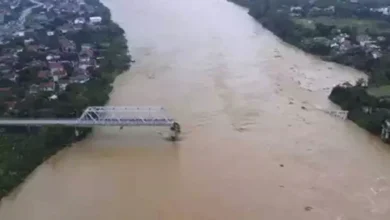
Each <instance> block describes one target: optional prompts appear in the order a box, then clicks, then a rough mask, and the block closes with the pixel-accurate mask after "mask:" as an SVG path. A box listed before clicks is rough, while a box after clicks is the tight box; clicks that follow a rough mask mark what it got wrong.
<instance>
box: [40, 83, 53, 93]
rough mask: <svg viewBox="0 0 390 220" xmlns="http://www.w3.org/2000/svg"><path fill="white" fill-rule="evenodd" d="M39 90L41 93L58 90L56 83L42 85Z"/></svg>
mask: <svg viewBox="0 0 390 220" xmlns="http://www.w3.org/2000/svg"><path fill="white" fill-rule="evenodd" d="M39 88H40V89H41V91H45V92H53V91H54V90H55V88H56V84H55V83H54V82H47V83H41V84H40V85H39Z"/></svg>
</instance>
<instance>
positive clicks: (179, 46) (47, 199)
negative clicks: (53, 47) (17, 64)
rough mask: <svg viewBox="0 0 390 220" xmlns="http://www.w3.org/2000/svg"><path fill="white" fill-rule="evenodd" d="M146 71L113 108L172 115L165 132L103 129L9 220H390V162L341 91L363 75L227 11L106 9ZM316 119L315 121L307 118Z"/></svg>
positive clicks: (175, 0) (24, 195)
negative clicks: (348, 114) (335, 91)
mask: <svg viewBox="0 0 390 220" xmlns="http://www.w3.org/2000/svg"><path fill="white" fill-rule="evenodd" d="M104 3H105V4H106V5H107V6H108V7H109V8H110V9H111V10H112V14H113V19H114V20H115V21H117V22H118V23H119V24H120V25H121V26H122V27H123V28H124V29H125V31H126V32H127V37H128V40H129V44H130V47H131V51H132V54H133V55H134V58H135V59H136V63H135V65H134V66H133V68H132V69H131V71H129V72H127V73H125V74H123V75H121V76H120V77H118V78H117V80H116V82H115V90H114V92H113V93H112V96H111V101H110V103H109V104H111V105H161V106H164V107H166V108H167V109H168V110H169V112H170V113H171V115H173V116H174V117H175V118H176V119H177V120H178V121H179V122H180V123H181V125H182V128H183V135H182V140H181V141H180V142H177V143H171V142H168V141H165V140H164V136H165V135H166V134H167V132H168V131H167V130H165V129H160V128H125V129H124V130H121V131H120V130H119V129H117V128H97V129H96V130H95V132H94V134H93V135H92V136H91V137H89V138H88V139H86V140H85V141H83V142H81V143H78V144H76V145H75V146H73V147H72V148H70V149H66V150H64V151H62V152H61V153H59V154H58V155H56V156H54V157H53V158H51V159H50V160H49V161H47V162H46V163H45V164H43V165H42V166H40V167H39V168H38V169H37V170H36V171H35V172H34V173H33V174H32V175H31V177H30V178H29V179H28V180H27V182H26V183H25V184H23V185H22V186H21V187H20V188H19V189H18V190H16V191H15V193H14V194H13V195H11V196H10V197H8V198H5V199H3V201H2V204H1V207H0V219H1V220H26V219H29V220H69V219H72V220H107V219H120V220H122V219H126V220H127V219H137V220H138V219H140V220H148V219H167V220H168V219H169V220H171V219H180V220H182V219H196V220H198V219H199V220H203V219H205V220H206V219H207V220H209V219H210V220H211V219H224V220H225V219H232V220H237V219H245V220H250V219H253V220H259V219H274V220H279V219H280V220H284V219H294V220H305V219H307V220H312V219H316V220H329V219H335V220H346V219H348V220H349V219H351V220H352V219H353V220H358V219H359V220H367V219H378V220H381V219H383V220H385V219H386V220H388V219H389V218H390V208H389V207H390V180H389V177H390V153H389V150H388V148H387V146H386V145H384V144H382V143H381V142H380V140H378V139H377V138H375V137H372V136H370V135H369V134H367V133H366V132H365V131H363V130H362V129H360V128H358V127H357V126H355V125H354V124H352V123H350V122H346V121H342V120H340V119H338V118H334V117H332V116H330V115H327V114H326V113H324V112H322V111H319V110H316V109H315V108H314V107H316V106H317V107H322V108H325V109H337V108H336V107H335V106H333V105H332V104H331V103H329V101H328V100H327V95H328V93H329V88H330V87H331V86H333V85H335V84H337V83H340V82H343V81H345V80H350V81H354V80H356V79H358V78H359V77H363V76H364V75H363V74H362V73H360V72H357V71H355V70H352V69H350V68H345V67H341V66H339V65H335V64H332V63H326V62H323V61H319V60H318V59H315V58H313V57H312V56H309V55H306V54H304V53H302V52H299V51H297V50H296V49H294V48H292V47H289V46H288V45H286V44H284V43H282V42H281V41H280V40H278V39H277V38H275V37H274V36H273V35H272V34H271V33H269V32H268V31H266V30H265V29H264V28H262V27H261V26H260V25H259V24H258V23H257V22H255V21H254V20H253V19H252V18H251V17H250V16H248V15H247V14H246V10H245V9H243V8H240V7H238V6H236V5H233V4H231V3H228V2H225V1H224V0H197V1H191V0H153V1H152V0H142V1H141V0H107V1H105V2H104ZM302 106H305V107H306V109H302Z"/></svg>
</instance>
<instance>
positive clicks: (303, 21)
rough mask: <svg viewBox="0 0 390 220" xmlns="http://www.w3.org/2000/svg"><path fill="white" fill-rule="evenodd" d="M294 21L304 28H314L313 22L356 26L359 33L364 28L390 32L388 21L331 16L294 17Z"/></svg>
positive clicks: (338, 25) (362, 31)
mask: <svg viewBox="0 0 390 220" xmlns="http://www.w3.org/2000/svg"><path fill="white" fill-rule="evenodd" d="M293 20H294V22H295V23H297V24H300V25H303V26H304V27H306V28H310V29H314V28H315V23H322V24H325V25H335V26H336V27H338V28H342V27H345V26H350V27H356V28H357V30H358V32H359V33H364V32H365V30H366V29H369V30H371V31H375V32H377V33H383V32H390V23H389V22H386V21H381V20H368V19H365V20H361V19H354V18H333V17H325V16H322V17H316V18H311V19H308V18H294V19H293Z"/></svg>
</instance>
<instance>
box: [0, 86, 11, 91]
mask: <svg viewBox="0 0 390 220" xmlns="http://www.w3.org/2000/svg"><path fill="white" fill-rule="evenodd" d="M9 91H11V87H0V92H9Z"/></svg>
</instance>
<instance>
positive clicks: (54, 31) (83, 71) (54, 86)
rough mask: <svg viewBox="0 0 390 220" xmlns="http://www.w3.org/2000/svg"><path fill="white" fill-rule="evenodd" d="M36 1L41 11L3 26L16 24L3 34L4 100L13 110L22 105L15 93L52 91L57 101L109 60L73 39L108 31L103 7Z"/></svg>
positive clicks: (0, 89) (75, 0) (79, 1)
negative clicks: (83, 32) (87, 32)
mask: <svg viewBox="0 0 390 220" xmlns="http://www.w3.org/2000/svg"><path fill="white" fill-rule="evenodd" d="M0 1H3V2H5V1H9V0H0ZM33 3H34V6H32V7H36V8H34V10H31V12H30V14H29V15H26V21H25V23H23V24H20V23H18V22H19V21H12V22H9V23H8V24H5V25H2V26H0V32H1V30H2V28H4V29H7V26H10V27H11V26H12V28H10V29H7V31H5V32H2V33H1V34H0V99H1V102H3V103H5V104H6V105H7V106H8V108H9V109H13V108H14V107H15V105H16V104H17V103H18V102H22V101H23V98H22V99H19V98H18V96H17V95H16V94H15V93H16V92H15V91H18V92H20V91H21V90H23V92H24V96H22V97H27V96H35V95H36V94H39V93H41V92H49V93H52V95H51V97H53V98H56V97H58V95H59V94H60V93H62V92H63V91H65V90H66V88H67V86H68V85H69V84H75V83H77V84H84V83H86V82H88V81H89V80H90V78H91V77H92V74H93V73H92V72H94V70H95V69H97V68H98V67H99V64H98V60H99V59H104V57H101V56H100V57H99V51H100V50H98V48H97V45H96V44H93V43H92V42H91V43H79V44H76V42H75V41H74V40H72V39H71V38H70V37H68V36H69V34H74V33H77V32H79V31H81V30H96V29H101V28H103V27H104V24H103V22H104V19H103V18H102V16H99V14H100V11H99V10H101V8H99V7H97V6H93V5H87V4H85V2H84V1H83V0H61V1H58V0H40V1H39V2H35V1H33ZM37 4H38V5H37ZM0 10H1V9H0ZM59 20H60V21H61V23H60V24H59V25H58V24H57V23H56V22H58V21H59ZM16 24H18V25H16ZM16 26H17V28H16ZM53 42H54V43H53ZM26 73H28V74H29V75H27V76H26ZM22 78H23V79H22Z"/></svg>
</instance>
